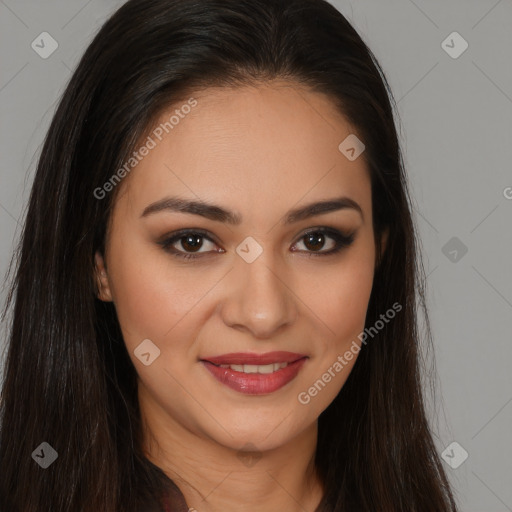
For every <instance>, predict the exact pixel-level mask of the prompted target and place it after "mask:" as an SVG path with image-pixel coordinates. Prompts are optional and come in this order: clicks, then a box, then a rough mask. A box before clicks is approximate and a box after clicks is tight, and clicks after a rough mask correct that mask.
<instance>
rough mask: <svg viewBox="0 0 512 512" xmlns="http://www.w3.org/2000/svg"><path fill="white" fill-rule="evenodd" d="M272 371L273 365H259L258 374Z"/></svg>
mask: <svg viewBox="0 0 512 512" xmlns="http://www.w3.org/2000/svg"><path fill="white" fill-rule="evenodd" d="M273 371H274V365H273V364H272V363H270V364H260V365H259V366H258V373H272V372H273Z"/></svg>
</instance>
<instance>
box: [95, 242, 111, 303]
mask: <svg viewBox="0 0 512 512" xmlns="http://www.w3.org/2000/svg"><path fill="white" fill-rule="evenodd" d="M94 263H95V268H94V273H95V276H94V277H95V281H96V290H97V292H96V294H97V297H98V299H100V300H102V301H104V302H112V292H111V291H110V283H109V280H108V275H107V268H106V266H105V261H104V259H103V256H102V255H101V254H100V252H99V251H97V252H96V254H95V255H94Z"/></svg>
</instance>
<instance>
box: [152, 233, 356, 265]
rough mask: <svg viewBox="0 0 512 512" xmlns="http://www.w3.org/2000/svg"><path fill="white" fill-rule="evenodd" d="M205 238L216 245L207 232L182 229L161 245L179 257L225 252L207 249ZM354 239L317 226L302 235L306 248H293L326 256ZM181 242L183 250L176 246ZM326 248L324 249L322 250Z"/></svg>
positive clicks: (311, 254) (309, 253)
mask: <svg viewBox="0 0 512 512" xmlns="http://www.w3.org/2000/svg"><path fill="white" fill-rule="evenodd" d="M329 239H330V240H331V243H330V244H329V245H330V247H328V248H327V250H325V247H324V246H325V244H326V240H329ZM203 240H207V241H208V242H210V243H211V244H213V245H214V246H215V245H216V244H215V242H214V241H213V240H212V239H211V238H210V237H209V236H208V234H207V233H206V232H203V231H199V230H195V231H180V232H178V233H175V234H174V235H173V236H172V237H170V238H168V239H166V240H164V241H163V242H160V245H161V246H162V247H163V248H164V249H165V250H166V251H168V252H171V253H172V254H173V255H175V256H176V257H178V258H184V259H193V258H199V257H201V254H203V255H204V254H205V253H212V252H217V253H221V252H225V251H224V250H223V249H219V250H215V249H213V250H205V251H200V249H202V248H204V243H203ZM353 240H354V233H352V234H350V235H347V234H343V233H341V232H340V231H337V230H334V229H327V228H315V229H312V230H309V231H308V232H307V233H304V234H303V235H301V237H300V238H299V239H298V241H297V242H296V243H295V244H294V246H295V245H296V244H297V243H303V245H304V246H305V247H306V249H305V250H298V249H292V251H293V252H306V253H308V255H309V256H326V255H329V254H334V253H337V252H339V251H340V250H341V249H342V248H344V247H348V246H349V245H350V244H351V243H352V242H353ZM177 244H181V247H182V249H183V250H181V249H178V248H177V247H176V245H177ZM320 249H324V250H320Z"/></svg>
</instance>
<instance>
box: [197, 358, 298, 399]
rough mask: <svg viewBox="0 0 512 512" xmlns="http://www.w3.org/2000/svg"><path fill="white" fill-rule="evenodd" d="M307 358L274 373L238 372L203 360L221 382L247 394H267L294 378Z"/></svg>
mask: <svg viewBox="0 0 512 512" xmlns="http://www.w3.org/2000/svg"><path fill="white" fill-rule="evenodd" d="M306 359H307V358H306V357H303V358H302V359H298V360H297V361H294V362H293V363H288V366H286V367H285V368H281V369H280V370H277V371H276V372H273V373H243V372H236V371H234V370H232V369H231V368H221V367H220V366H216V365H214V364H213V363H210V362H209V361H201V362H202V363H203V364H204V366H205V368H206V369H207V370H208V371H209V372H210V373H211V374H212V375H213V376H214V377H215V378H216V379H217V380H218V381H219V382H222V384H225V385H226V386H228V387H229V388H231V389H234V390H235V391H238V392H240V393H245V394H247V395H265V394H267V393H272V392H274V391H277V390H278V389H281V388H282V387H283V386H285V385H286V384H288V382H290V381H291V380H293V379H294V378H295V377H296V376H297V373H299V370H300V369H301V368H302V365H303V364H304V363H305V362H306Z"/></svg>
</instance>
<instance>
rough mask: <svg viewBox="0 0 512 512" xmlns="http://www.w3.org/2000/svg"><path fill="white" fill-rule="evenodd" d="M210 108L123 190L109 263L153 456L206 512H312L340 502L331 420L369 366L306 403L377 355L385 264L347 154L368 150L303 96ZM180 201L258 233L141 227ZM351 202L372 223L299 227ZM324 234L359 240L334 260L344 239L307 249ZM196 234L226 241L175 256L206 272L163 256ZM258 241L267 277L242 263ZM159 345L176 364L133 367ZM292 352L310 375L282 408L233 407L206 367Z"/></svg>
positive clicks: (236, 91)
mask: <svg viewBox="0 0 512 512" xmlns="http://www.w3.org/2000/svg"><path fill="white" fill-rule="evenodd" d="M193 97H194V98H195V99H196V100H197V102H198V103H197V106H195V108H193V109H192V110H191V112H190V113H188V114H187V115H186V116H184V118H183V119H180V122H179V124H177V125H176V126H175V127H174V128H173V129H172V131H170V132H169V133H168V134H167V135H165V137H164V138H163V139H162V140H161V141H159V142H158V144H157V145H156V147H155V148H154V149H151V150H150V151H149V154H148V155H147V156H145V157H144V159H143V160H142V161H141V162H140V163H139V164H138V165H137V166H136V167H135V168H134V169H133V170H132V171H131V173H130V174H129V175H128V176H127V177H126V178H124V180H123V181H122V183H121V184H120V185H118V186H119V187H122V188H121V189H120V190H119V192H120V193H119V196H118V198H117V200H116V203H115V205H114V209H113V213H112V217H111V219H110V224H109V229H108V232H107V241H106V252H105V260H104V259H103V258H102V256H101V255H100V254H99V253H98V254H96V278H97V282H98V288H99V292H98V296H99V298H100V299H102V300H104V301H113V302H114V304H115V308H116V311H117V315H118V318H119V322H120V325H121V329H122V333H123V337H124V341H125V343H126V347H127V350H128V353H129V355H130V357H131V359H132V361H133V364H134V366H135V368H136V370H137V372H138V376H139V391H138V396H139V402H140V406H141V414H142V418H143V424H144V426H145V434H144V446H145V450H146V453H147V456H148V458H149V459H150V460H151V461H152V462H153V463H155V464H156V465H158V466H159V467H161V468H162V469H163V470H164V471H165V472H166V474H167V475H168V476H169V477H170V478H172V479H174V481H175V482H176V483H177V484H178V486H179V487H180V489H181V490H182V492H183V494H184V496H185V499H186V500H187V503H188V505H189V507H193V508H195V509H196V510H197V511H198V512H213V511H215V512H220V511H222V512H225V511H230V510H233V511H235V510H244V511H245V510H247V511H251V512H269V511H282V510H286V511H289V512H294V511H297V512H299V511H301V512H303V511H304V510H307V511H311V512H313V511H314V510H315V508H316V507H317V505H318V504H319V502H320V499H321V497H322V494H323V485H322V482H321V481H320V479H319V478H318V476H317V473H316V471H315V467H314V463H313V460H314V455H315V449H316V442H317V419H318V417H319V415H320V413H321V412H322V411H323V410H324V409H325V408H326V407H327V406H328V405H329V404H330V403H331V402H332V400H333V399H334V398H335V396H336V395H337V393H338V392H339V390H340V389H341V387H342V386H343V384H344V383H345V381H346V379H347V377H348V376H349V373H350V371H351V369H352V368H353V365H354V364H355V361H356V357H354V359H352V360H351V361H350V362H349V363H348V364H347V365H346V366H344V367H343V369H342V370H341V371H339V372H338V373H337V374H336V376H335V378H333V379H332V380H331V381H330V382H329V383H328V384H326V385H325V387H324V388H323V389H322V390H321V391H320V392H318V393H317V394H316V396H314V397H312V398H311V400H310V402H309V403H308V404H303V403H301V402H300V401H299V400H298V395H299V393H301V392H304V391H306V392H307V391H308V389H309V388H311V386H312V385H313V384H314V383H315V382H316V381H318V379H319V378H321V376H322V374H323V373H324V372H326V370H327V369H328V368H329V367H332V365H333V363H334V362H335V361H336V360H337V358H338V356H339V355H343V354H344V353H345V352H346V351H347V350H348V349H349V348H350V346H351V345H352V343H353V342H354V341H356V342H357V344H358V345H360V342H359V340H358V338H357V336H358V334H359V333H361V332H362V331H363V329H364V324H365V316H366V312H367V307H368V302H369V298H370V292H371V289H372V284H373V276H374V270H375V261H376V258H375V256H376V255H375V243H374V242H375V241H374V231H373V225H372V203H371V199H372V198H371V183H370V176H369V173H368V169H367V167H366V163H365V161H364V158H363V156H361V157H359V158H357V159H356V160H354V161H349V160H348V159H347V158H346V157H345V156H344V155H343V154H342V153H340V151H339V150H338V145H339V144H340V142H341V141H343V140H344V139H345V138H346V137H347V136H348V135H349V134H351V133H356V132H355V130H354V129H353V128H352V127H351V126H350V124H349V123H348V122H347V120H346V119H345V118H344V117H343V116H342V115H341V114H340V113H339V112H338V111H336V110H335V108H334V106H333V104H332V102H331V101H330V100H329V99H328V98H327V97H326V96H324V95H322V94H320V93H317V92H312V91H310V90H308V89H306V88H305V87H303V86H300V85H299V84H296V83H292V82H284V81H274V82H267V83H262V84H260V85H257V86H244V87H238V88H233V89H231V88H215V89H214V88H211V89H207V90H203V91H198V92H196V93H195V94H194V95H193ZM185 103H186V100H184V101H183V104H185ZM179 107H180V104H176V105H173V106H172V108H169V110H168V111H166V112H162V115H161V118H160V119H159V120H158V122H157V123H156V124H157V125H158V124H160V123H161V122H165V121H166V120H168V119H169V117H170V115H171V114H172V112H173V111H174V110H175V109H176V108H179ZM363 155H364V153H363ZM170 196H179V197H181V198H184V199H189V200H196V201H197V200H201V201H205V202H208V203H210V204H215V205H219V206H221V207H222V208H224V209H226V210H230V211H233V212H235V213H236V214H237V215H239V216H240V217H241V219H242V220H241V222H240V224H238V225H231V224H228V223H224V222H221V221H219V220H211V219H207V218H204V217H202V216H199V215H196V214H191V213H184V212H176V211H170V210H164V211H159V212H154V213H152V214H148V215H145V216H143V215H142V213H143V211H144V210H145V209H146V208H147V207H148V206H149V205H151V204H153V203H155V202H157V201H159V200H161V199H163V198H165V197H170ZM339 197H347V198H350V199H352V200H353V201H355V202H356V203H357V204H358V205H359V206H360V208H361V213H360V212H359V211H358V210H357V209H356V208H343V209H339V210H337V211H331V212H328V213H322V214H318V215H316V216H314V217H310V218H307V219H302V220H299V221H297V222H294V223H292V224H289V225H286V224H285V223H284V218H285V215H286V214H287V212H288V211H289V210H291V209H295V208H298V207H300V206H304V205H306V204H310V203H313V202H317V201H325V200H328V199H334V198H339ZM320 227H328V228H331V229H334V230H337V231H340V232H341V233H344V234H351V233H355V235H354V240H353V242H352V244H351V245H349V246H347V247H344V248H341V250H340V251H339V252H338V253H335V254H331V255H325V256H324V255H319V254H318V253H322V252H328V251H329V250H330V249H332V248H334V247H335V246H336V241H335V240H334V239H333V238H331V236H330V235H329V234H327V235H325V238H323V239H322V238H321V239H320V241H319V242H316V241H313V242H308V237H305V236H304V233H305V232H307V231H309V230H310V228H320ZM184 228H187V229H188V228H190V231H192V232H193V231H194V229H202V230H205V231H207V232H208V234H209V235H208V236H210V238H211V240H209V239H208V238H205V237H203V238H202V239H201V240H202V242H201V244H200V246H196V247H199V248H198V249H197V251H194V248H193V247H194V246H191V245H190V243H187V241H183V239H181V241H180V240H178V241H175V242H174V243H173V244H172V247H174V249H175V251H176V252H181V254H187V253H189V254H190V253H192V254H198V255H199V257H198V258H197V259H189V260H186V259H182V258H179V257H177V256H175V255H174V254H173V253H172V252H171V250H169V249H167V250H166V249H165V248H164V247H163V246H162V245H161V244H160V243H159V242H161V241H162V240H165V239H166V238H170V236H171V235H172V234H173V232H175V231H177V230H179V229H184ZM249 236H250V237H252V238H253V239H254V240H256V241H257V243H258V244H259V245H260V246H261V247H262V249H263V252H262V254H261V255H260V256H259V257H258V258H257V259H256V260H255V261H254V262H252V263H247V262H246V261H245V260H244V259H243V258H242V257H241V256H239V254H238V253H237V252H236V248H237V247H238V246H239V245H240V244H241V242H242V241H244V240H245V239H246V238H247V237H249ZM383 242H384V243H385V239H384V240H383ZM146 339H149V340H151V341H152V343H154V344H155V345H156V346H157V347H158V348H159V350H160V355H159V357H157V358H156V359H155V360H154V361H153V362H152V363H151V364H150V365H148V366H145V365H144V364H142V362H141V361H140V360H139V359H138V358H137V357H136V356H135V355H134V350H135V349H136V348H137V346H138V345H140V343H141V342H142V341H143V340H146ZM277 350H284V351H290V352H298V353H301V354H305V355H307V356H308V360H307V361H306V363H305V365H304V366H303V367H302V369H301V371H300V372H299V374H298V375H297V376H296V378H295V379H293V380H292V381H291V382H289V383H288V384H286V385H285V386H284V387H282V388H281V389H279V390H277V391H275V392H273V393H270V394H266V395H247V394H243V393H240V392H237V391H235V390H232V389H230V388H228V387H227V386H226V385H224V384H221V383H220V382H218V381H217V380H216V379H215V378H214V377H213V376H212V375H211V374H210V373H209V372H208V371H207V370H206V369H205V367H204V366H203V363H201V362H200V360H201V359H204V358H207V357H208V356H215V355H220V354H225V353H229V352H252V353H258V354H261V353H265V352H270V351H277ZM347 414H350V411H347ZM251 450H252V451H254V452H255V453H254V454H253V455H254V458H253V459H251V458H250V457H251V455H250V454H249V453H248V452H250V451H251ZM243 454H244V455H245V456H244V455H243Z"/></svg>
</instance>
